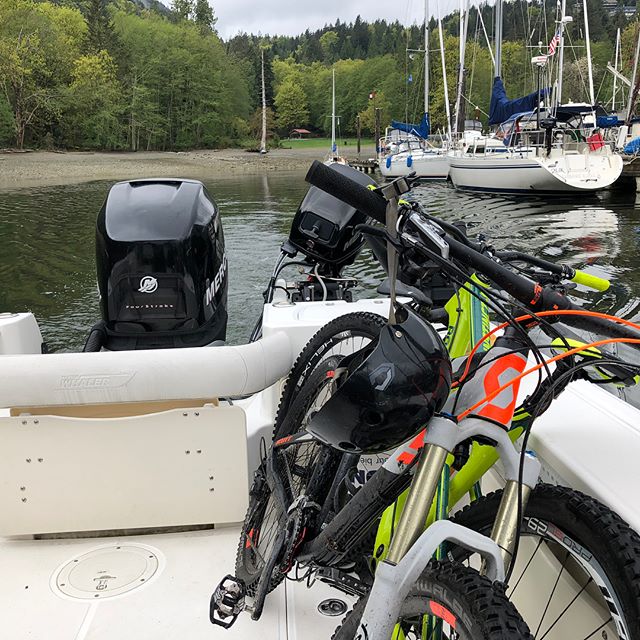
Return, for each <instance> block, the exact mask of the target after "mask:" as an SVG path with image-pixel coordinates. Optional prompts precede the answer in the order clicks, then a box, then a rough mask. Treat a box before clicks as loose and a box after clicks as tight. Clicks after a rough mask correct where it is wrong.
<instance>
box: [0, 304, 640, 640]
mask: <svg viewBox="0 0 640 640" xmlns="http://www.w3.org/2000/svg"><path fill="white" fill-rule="evenodd" d="M388 304H389V302H388V300H361V301H358V302H355V303H351V304H350V303H345V302H339V303H331V302H328V303H322V302H312V303H300V304H296V305H291V304H287V303H286V302H284V301H281V302H278V303H276V304H270V305H266V306H265V313H264V323H263V330H264V334H265V338H268V337H269V336H273V335H276V334H279V333H281V332H283V333H285V334H286V336H287V337H288V339H289V340H290V346H291V348H290V351H289V357H290V359H291V363H292V361H293V359H295V358H296V357H297V354H298V353H299V351H300V349H301V348H302V346H303V345H304V344H305V342H306V341H307V340H308V338H309V337H310V336H311V335H313V334H314V333H315V332H316V330H317V329H318V328H319V327H320V326H322V325H323V324H325V323H326V322H328V321H329V320H331V319H332V318H334V317H336V316H338V315H341V314H343V313H348V312H352V311H374V312H378V313H380V314H381V315H384V314H386V312H387V311H388ZM0 320H1V319H0ZM1 335H2V323H1V322H0V336H1ZM183 352H184V350H182V351H180V350H177V351H174V352H173V354H174V358H175V359H176V360H178V361H179V360H181V359H182V358H184V359H185V360H186V359H189V358H190V357H192V356H190V355H189V354H188V353H187V354H185V353H183ZM215 354H216V350H215V349H211V350H207V355H208V356H209V357H210V358H212V359H214V360H215V357H216V356H215ZM103 355H106V356H107V357H106V360H105V362H106V361H109V362H111V361H112V360H115V359H114V357H113V356H109V354H103ZM20 357H24V358H26V359H28V360H29V361H31V360H32V359H33V358H34V357H36V356H34V355H24V356H18V355H14V356H8V357H5V356H3V357H0V360H3V359H4V358H6V361H5V362H4V363H3V364H6V363H8V362H10V361H11V362H15V360H9V358H12V359H13V358H20ZM39 357H40V358H42V362H44V359H47V358H55V355H42V356H39ZM60 362H61V363H63V362H64V361H63V360H61V361H60ZM123 362H124V360H123ZM260 362H262V361H260ZM98 365H99V362H97V361H93V362H92V363H91V367H92V369H91V370H88V371H87V374H91V376H92V379H93V378H95V376H96V375H97V374H99V373H100V372H99V371H97V370H96V369H95V367H96V366H98ZM105 366H106V365H105ZM278 370H279V366H278V367H275V368H274V369H273V370H271V371H270V373H271V375H272V377H271V378H270V377H269V367H267V371H266V372H265V374H264V378H265V381H264V384H265V385H268V388H265V389H264V390H262V391H259V392H257V393H255V394H254V395H252V396H251V397H250V398H247V399H245V400H242V401H239V402H236V403H234V407H232V408H235V409H237V411H241V412H243V413H244V415H245V418H246V435H245V431H244V428H243V427H244V424H241V423H237V424H236V426H235V429H237V430H238V431H240V434H238V435H240V436H241V437H243V438H244V437H246V447H245V446H244V445H243V444H242V443H241V442H239V441H238V440H237V441H236V442H235V444H234V443H232V442H231V441H230V440H229V438H228V437H227V435H224V434H223V427H225V426H226V427H229V428H231V427H232V426H233V425H232V424H231V423H229V424H226V421H227V417H225V416H226V413H227V412H228V410H229V407H225V403H224V402H223V401H222V400H221V401H220V403H219V404H215V403H211V404H210V405H209V406H208V408H207V409H206V411H205V412H204V413H206V414H207V415H204V414H203V413H202V411H203V410H202V407H199V406H198V405H196V404H195V403H193V406H191V408H185V409H179V410H178V409H176V410H174V411H175V413H173V414H170V413H162V414H155V416H157V425H156V426H157V427H158V429H157V430H156V432H155V434H154V432H153V430H150V431H149V434H148V435H147V436H146V437H141V436H140V426H141V425H140V421H141V419H140V418H139V417H135V416H132V417H111V418H97V417H95V416H91V417H90V416H85V417H81V416H75V417H68V418H66V419H64V418H63V417H61V416H60V415H57V416H56V415H55V413H56V411H68V409H66V408H60V407H59V406H57V405H52V406H50V410H51V412H52V413H53V414H54V415H52V416H48V417H47V416H46V415H45V414H41V415H36V414H34V413H33V408H32V409H31V410H30V411H27V412H25V413H23V414H22V415H20V414H19V412H18V413H16V412H15V411H14V415H13V417H12V416H10V415H8V413H9V412H8V411H6V410H5V411H4V413H3V411H2V410H1V409H0V466H1V467H2V468H3V470H4V473H3V481H4V484H3V483H0V489H2V490H1V491H0V513H2V516H3V517H2V518H0V557H1V558H2V563H3V564H2V566H3V569H4V579H3V581H2V582H0V602H2V604H3V605H4V607H3V628H4V629H5V636H6V637H7V638H12V639H13V638H16V639H22V638H47V639H48V640H67V639H68V638H74V639H75V640H129V638H140V639H146V638H149V639H151V638H153V640H174V639H175V638H185V639H186V638H188V639H189V640H200V639H202V640H204V639H205V638H206V639H209V638H220V639H221V640H222V639H224V638H228V639H229V640H233V639H244V638H251V637H254V636H256V637H260V638H261V639H263V640H285V639H286V640H295V639H300V638H304V639H305V640H316V639H317V640H320V639H325V640H326V638H329V637H331V634H332V633H333V630H334V629H335V628H336V626H337V625H338V624H339V622H340V620H341V617H342V616H340V615H338V616H336V617H328V616H326V615H323V614H321V613H320V612H319V611H318V606H319V605H320V604H321V602H323V601H324V600H325V599H327V598H334V599H337V600H339V601H343V602H344V603H345V604H346V605H347V606H351V604H352V603H353V598H350V597H348V596H345V595H344V594H343V593H342V592H340V591H337V590H335V589H331V588H329V587H328V586H327V585H324V584H322V583H320V582H316V583H315V585H314V586H313V588H312V589H307V588H306V585H305V583H304V582H302V583H295V582H291V581H285V582H283V584H281V585H280V587H278V589H277V590H276V591H275V592H274V593H272V594H271V595H270V596H269V598H268V599H267V602H266V607H265V611H264V614H263V617H262V618H261V620H260V621H259V622H258V623H256V622H253V621H252V620H251V618H250V616H249V614H248V613H245V614H243V615H242V616H241V617H240V618H239V619H238V621H237V623H236V624H235V626H234V627H233V628H232V629H231V630H229V631H225V630H223V629H222V628H220V627H213V626H211V625H210V623H209V621H208V602H209V597H210V594H211V591H212V589H213V588H214V587H215V585H216V584H217V582H218V581H219V580H220V579H221V578H223V577H224V576H225V575H226V574H228V573H233V571H234V559H235V554H236V549H237V543H238V539H239V526H238V520H239V519H240V518H241V517H242V511H243V510H244V506H245V505H246V500H247V496H246V490H247V485H246V484H245V482H247V480H248V479H249V478H250V477H251V473H252V470H253V469H255V467H256V466H257V464H258V456H259V451H260V439H261V438H262V437H264V438H265V439H268V438H269V437H270V432H271V429H272V424H273V418H274V415H275V410H276V406H277V403H278V396H279V389H280V386H279V384H278V381H277V379H276V377H277V376H280V375H281V374H280V373H279V372H278ZM12 375H13V373H12V371H11V369H10V368H9V367H6V366H5V367H0V386H1V385H2V384H3V382H6V380H7V379H8V378H10V377H11V376H12ZM200 375H201V374H200V373H199V372H198V371H194V372H193V378H194V379H196V378H197V377H198V376H200ZM157 376H158V378H159V381H158V382H159V385H158V389H164V388H165V387H164V386H163V385H162V384H161V380H160V379H162V378H163V377H165V376H166V377H167V378H168V379H170V378H171V374H170V373H169V372H166V371H163V370H162V369H160V368H158V369H157ZM31 380H32V386H33V387H34V389H33V394H34V396H39V397H40V401H41V403H42V404H45V403H46V401H47V398H51V397H53V398H55V396H50V393H49V392H48V391H47V389H45V388H38V381H39V380H40V381H42V382H47V380H48V378H47V376H46V375H45V372H44V371H43V372H42V376H41V377H40V376H39V370H38V367H34V368H33V369H32V378H31ZM525 382H526V383H527V384H525ZM226 384H227V383H223V381H222V380H218V381H216V387H215V388H214V387H212V388H211V389H210V394H209V395H210V396H216V395H221V394H219V391H221V390H224V389H226V388H227V387H226V386H225V385H226ZM530 385H535V380H533V379H532V380H526V379H525V381H524V382H523V385H522V387H521V390H520V398H521V399H523V398H524V397H525V396H526V395H527V394H529V393H530V392H531V387H530ZM99 386H100V387H101V388H102V396H103V397H102V400H103V403H104V406H111V405H113V407H114V408H115V406H121V405H122V404H123V402H122V400H123V399H124V400H129V401H133V400H134V398H133V397H125V396H124V393H125V392H124V391H122V392H121V394H120V396H118V397H116V396H114V394H113V389H109V388H108V387H105V386H104V385H99ZM51 391H55V389H52V390H51ZM130 392H131V394H137V396H139V397H141V398H145V396H144V390H143V389H141V388H140V387H136V386H131V389H130ZM95 393H96V394H98V393H100V392H99V391H98V390H97V389H96V390H95ZM166 396H167V394H166V393H164V394H163V397H165V398H166ZM17 399H18V396H17V395H16V400H17ZM6 400H7V398H5V401H6ZM9 400H10V399H9ZM31 400H33V403H34V404H37V400H38V398H36V397H34V398H33V399H30V401H31ZM13 405H14V403H12V402H8V406H13ZM78 410H79V411H81V410H83V407H82V406H81V405H79V406H78ZM216 414H217V416H218V418H219V419H220V421H221V422H219V423H216V421H215V419H214V418H215V415H216ZM639 416H640V412H639V411H638V410H637V409H635V408H633V407H632V406H630V405H628V404H626V403H624V402H622V401H621V400H620V399H618V398H617V397H615V396H613V395H611V394H609V393H607V392H606V391H605V390H604V389H602V388H599V387H594V386H593V385H589V384H588V383H586V382H576V383H572V384H571V385H570V386H569V387H568V389H567V390H566V391H565V392H564V393H563V394H562V395H561V396H560V397H559V398H558V399H557V400H556V401H555V402H554V403H553V404H552V406H551V407H550V408H549V410H548V411H547V412H546V413H545V414H544V415H543V416H542V417H541V418H540V420H539V421H538V422H536V428H535V429H534V430H533V431H532V437H531V442H530V444H531V445H532V446H533V448H534V449H536V450H537V452H538V455H539V458H540V459H541V461H542V462H543V465H544V479H545V480H546V481H552V482H553V481H557V482H561V483H564V484H568V485H572V486H575V487H577V488H579V489H581V490H583V491H586V492H587V493H589V494H591V495H593V496H595V497H597V498H598V499H600V500H602V501H603V502H604V503H606V504H608V505H609V506H611V507H612V508H613V509H615V510H616V511H617V512H618V513H619V514H620V515H621V516H622V517H623V518H625V519H626V520H627V521H628V522H629V523H630V524H631V526H633V527H635V528H636V529H640V496H639V495H638V493H637V492H634V491H620V487H621V486H635V485H636V484H637V483H638V472H637V471H636V469H637V459H638V454H639V452H640V427H639V425H640V419H639ZM144 420H145V421H149V422H151V421H153V420H154V414H147V415H146V416H145V417H144ZM100 421H102V424H98V423H99V422H100ZM200 422H202V424H203V425H204V429H202V430H201V431H200V427H199V423H200ZM223 423H224V424H223ZM96 428H100V429H102V430H111V431H112V433H113V440H114V443H113V444H114V445H115V444H116V440H117V446H115V450H112V449H109V446H108V442H107V441H106V440H105V439H103V440H100V439H97V440H96V441H95V443H96V446H95V447H93V448H91V447H90V446H89V444H90V443H89V442H88V439H89V433H86V434H83V433H82V431H83V430H84V429H96ZM209 432H211V433H212V434H216V433H218V434H220V436H221V438H220V439H219V440H218V442H217V443H216V444H218V446H217V447H214V443H213V442H210V441H208V440H206V437H207V436H208V435H211V434H209ZM603 438H604V439H603ZM83 439H84V440H86V441H87V442H84V446H81V445H83V442H82V441H83ZM127 439H128V440H127ZM594 442H597V443H604V444H605V445H606V447H605V448H604V449H603V447H602V446H593V443H594ZM607 449H608V450H609V451H610V452H611V454H610V455H608V454H607ZM118 451H120V454H118ZM125 454H127V455H125ZM225 458H229V460H232V461H233V463H234V464H235V465H236V466H237V467H238V468H239V470H240V471H241V473H240V474H239V476H238V477H234V478H231V476H230V471H228V470H227V471H225V469H224V468H223V467H222V466H220V465H221V464H223V463H225V464H226V462H225ZM122 465H125V466H126V467H127V469H122V468H121V466H122ZM62 469H64V472H65V473H66V474H67V475H66V476H65V478H64V483H63V484H64V486H61V484H60V483H61V478H60V477H59V474H60V473H61V470H62ZM92 469H93V471H92ZM74 472H75V473H74ZM188 474H192V475H191V476H189V475H188ZM183 475H184V476H185V478H182V476H183ZM136 476H137V478H136ZM634 477H636V480H635V481H634V480H633V478H634ZM487 480H491V481H493V482H495V477H494V478H492V479H489V478H487ZM56 482H57V483H58V484H57V485H56ZM147 484H148V485H149V486H148V487H147ZM133 485H138V486H133ZM145 488H146V489H148V491H149V493H148V494H146V495H145V497H144V499H142V500H141V499H140V496H139V495H138V492H139V490H140V491H142V489H145ZM212 488H213V489H214V491H213V492H211V489H212ZM486 488H492V487H489V486H487V487H486ZM153 491H155V494H156V503H157V504H155V505H151V504H149V503H150V500H151V499H152V493H153ZM218 492H219V493H221V494H223V496H220V497H221V498H224V501H225V503H226V502H229V503H230V505H228V506H225V505H223V504H214V503H213V502H212V503H210V506H209V508H208V510H207V519H206V520H202V519H200V518H199V516H198V515H197V514H196V515H194V514H193V513H192V512H191V509H192V507H193V506H194V505H195V506H197V505H198V504H202V505H203V506H204V507H203V508H205V510H206V505H207V501H209V500H211V499H212V497H213V496H215V495H216V493H218ZM106 494H108V495H109V496H111V498H113V504H112V506H113V509H114V511H113V512H110V513H107V511H106V510H105V504H106V501H107V500H109V499H110V498H108V497H106ZM176 494H177V495H176ZM23 499H24V500H23ZM181 502H182V503H184V505H182V504H181ZM233 503H237V504H235V506H234V505H233ZM163 505H164V510H165V512H166V513H165V514H163V516H162V518H160V517H159V516H158V509H161V508H162V506H163ZM56 511H60V512H64V511H73V513H67V514H65V513H61V514H58V513H55V512H56ZM47 512H48V513H50V522H51V523H52V526H51V527H50V528H49V531H51V532H54V531H56V532H57V533H56V534H55V535H53V536H52V537H49V538H47V537H40V539H34V538H32V537H30V536H25V535H21V536H20V537H15V536H14V534H13V533H10V532H17V531H19V532H20V534H41V533H42V531H43V527H45V528H46V523H43V522H42V521H41V520H38V522H37V525H33V526H32V527H31V528H29V527H28V526H27V523H28V521H29V520H30V521H31V522H32V523H33V522H36V520H37V519H38V518H42V517H43V514H45V515H46V513H47ZM30 514H31V515H30ZM55 519H57V521H56V524H55V525H54V524H53V523H54V520H55ZM79 520H82V522H79ZM62 521H64V524H60V523H61V522H62ZM20 522H22V523H25V526H18V525H19V524H20ZM197 522H200V523H205V524H206V525H208V526H210V527H215V528H209V529H205V530H193V529H194V527H193V525H194V524H196V523H197ZM127 526H134V527H141V528H142V529H143V531H142V532H140V531H138V532H137V533H145V535H127V534H128V533H130V532H128V531H126V530H124V531H123V530H120V531H116V532H113V531H112V532H109V531H104V529H105V528H121V527H123V528H126V527H127ZM73 527H76V530H77V528H82V529H84V530H85V531H84V533H82V534H77V533H76V534H69V533H66V532H69V531H70V530H71V529H70V528H73ZM163 527H164V528H163ZM176 527H178V529H176ZM91 528H94V529H103V531H101V532H91V531H89V529H91ZM148 528H152V530H149V529H148ZM144 529H147V530H146V531H144ZM190 529H191V530H190ZM12 536H14V537H12ZM523 557H526V554H523ZM123 558H124V559H123ZM76 561H77V562H76ZM550 561H553V558H550ZM76 567H77V568H76ZM546 575H554V576H555V575H556V574H546ZM558 589H563V584H559V586H558ZM522 602H523V604H522V606H524V605H526V602H527V593H524V592H523V593H522ZM518 604H520V603H518ZM533 613H534V614H535V613H536V612H535V611H534V612H533ZM538 613H539V612H538ZM587 613H588V611H587ZM581 615H582V614H581ZM576 637H583V636H582V635H578V636H576ZM547 638H548V640H566V636H562V635H560V634H557V633H556V634H554V633H553V632H552V633H550V634H549V635H548V636H547Z"/></svg>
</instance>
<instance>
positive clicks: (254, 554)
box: [236, 358, 339, 596]
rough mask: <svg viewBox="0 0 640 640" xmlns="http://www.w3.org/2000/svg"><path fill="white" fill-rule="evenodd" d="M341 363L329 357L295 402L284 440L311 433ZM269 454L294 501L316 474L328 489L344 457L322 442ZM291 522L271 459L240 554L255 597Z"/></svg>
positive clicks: (252, 498) (256, 484)
mask: <svg viewBox="0 0 640 640" xmlns="http://www.w3.org/2000/svg"><path fill="white" fill-rule="evenodd" d="M338 362H339V360H338V359H337V358H328V359H327V360H325V361H324V362H323V363H322V364H321V365H320V366H318V367H316V369H315V371H314V372H313V374H312V375H311V376H310V377H309V378H308V380H307V384H306V385H305V386H304V387H303V389H302V390H301V391H300V393H299V394H298V395H297V396H296V398H295V399H294V400H293V402H292V403H291V407H290V410H289V412H288V414H287V416H286V418H285V419H284V420H283V421H282V423H281V425H280V427H279V429H278V432H277V437H278V438H283V437H285V436H288V435H293V434H296V433H298V432H301V431H304V430H305V428H306V425H307V423H308V422H309V420H310V419H311V417H312V416H313V414H314V413H315V412H316V411H317V410H318V409H319V408H320V407H321V406H322V404H324V402H326V401H327V400H328V398H329V397H330V396H331V393H332V386H333V384H334V379H333V377H332V376H328V375H327V373H328V372H331V371H333V370H335V367H336V365H337V363H338ZM268 455H273V456H274V460H273V465H274V468H275V470H276V473H278V474H281V477H282V478H283V479H284V480H285V483H286V485H287V489H288V493H289V496H290V498H291V500H292V502H293V501H294V500H295V499H296V498H297V497H298V496H300V495H302V494H303V493H305V492H306V488H307V485H308V483H309V480H310V479H311V476H312V474H313V473H314V471H316V473H321V474H322V475H323V476H326V478H323V477H320V478H318V477H317V476H316V478H315V481H316V483H317V482H319V483H320V484H323V485H328V484H329V483H330V482H331V480H332V475H331V474H332V472H333V473H335V466H336V464H337V460H339V454H338V455H336V452H334V451H332V450H331V449H329V448H328V447H327V446H326V445H323V444H321V443H320V442H318V441H314V442H309V443H304V444H299V445H292V446H290V447H287V448H285V449H282V450H277V449H276V450H273V449H272V450H271V451H270V452H269V454H268ZM286 524H287V514H286V513H285V512H284V511H283V510H282V508H281V506H280V504H279V502H278V501H277V500H276V498H275V496H274V495H273V494H272V492H271V489H270V487H269V485H268V484H267V479H266V460H265V461H263V462H262V463H261V465H260V467H259V468H258V470H257V471H256V474H255V477H254V481H253V485H252V487H251V491H250V492H249V508H248V510H247V515H246V517H245V521H244V523H243V526H242V531H241V535H240V543H239V546H238V553H237V556H236V576H237V577H238V578H241V579H242V580H244V582H245V584H246V586H247V593H248V594H249V595H251V596H253V595H255V590H256V588H257V585H258V581H259V580H260V577H261V575H262V571H263V569H264V566H265V563H266V560H267V558H269V557H270V555H271V553H272V552H273V549H274V545H275V543H276V539H277V537H278V534H279V533H280V532H281V531H282V529H283V528H284V527H285V526H286ZM300 535H302V532H300ZM285 575H286V572H283V571H281V570H278V569H276V570H275V571H274V572H273V574H272V576H271V578H270V582H269V591H271V590H273V589H275V588H276V587H277V586H278V584H280V582H282V580H283V579H284V577H285Z"/></svg>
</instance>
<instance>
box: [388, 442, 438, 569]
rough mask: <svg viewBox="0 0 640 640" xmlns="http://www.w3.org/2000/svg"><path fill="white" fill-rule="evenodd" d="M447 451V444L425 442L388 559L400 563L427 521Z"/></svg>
mask: <svg viewBox="0 0 640 640" xmlns="http://www.w3.org/2000/svg"><path fill="white" fill-rule="evenodd" d="M448 454H449V452H448V451H447V450H446V449H445V448H444V447H440V446H438V445H435V444H427V445H425V448H424V451H423V452H422V455H421V456H420V459H419V460H418V465H417V469H416V472H415V475H414V476H413V480H412V482H411V488H410V489H409V494H408V496H407V501H406V503H405V505H404V509H403V510H402V515H401V516H400V521H399V522H398V528H397V529H396V531H395V533H394V536H393V539H392V540H391V545H390V547H389V553H388V555H387V560H388V562H390V563H392V564H398V562H400V560H402V558H403V557H404V556H405V554H406V553H407V551H408V550H409V549H410V548H411V546H412V545H413V543H414V542H415V541H416V540H417V539H418V537H419V536H420V534H421V533H422V532H423V531H424V524H425V522H426V520H427V515H428V514H429V509H430V508H431V504H432V503H433V500H434V498H435V495H436V491H437V490H438V483H439V482H440V474H441V472H442V468H443V467H444V463H445V461H446V459H447V455H448Z"/></svg>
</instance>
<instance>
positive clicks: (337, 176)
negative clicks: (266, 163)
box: [305, 160, 387, 224]
mask: <svg viewBox="0 0 640 640" xmlns="http://www.w3.org/2000/svg"><path fill="white" fill-rule="evenodd" d="M305 180H306V181H307V182H308V183H309V184H311V185H313V186H314V187H317V188H318V189H320V190H322V191H324V192H325V193H328V194H329V195H331V196H333V197H334V198H337V199H338V200H342V202H346V203H347V204H348V205H351V206H352V207H354V208H356V209H358V211H361V212H362V213H366V214H367V215H368V216H370V217H372V218H373V219H374V220H377V221H378V222H381V223H382V224H385V222H386V211H387V203H386V201H385V199H384V198H383V197H382V196H381V195H380V194H379V193H376V192H375V191H372V190H371V189H367V187H364V186H363V185H361V184H358V183H357V182H355V181H354V180H351V178H348V177H347V176H345V175H343V174H342V173H339V172H338V171H335V169H332V168H331V167H329V166H327V165H326V164H323V163H322V162H318V161H317V160H314V161H313V164H312V165H311V167H310V168H309V171H307V175H306V176H305Z"/></svg>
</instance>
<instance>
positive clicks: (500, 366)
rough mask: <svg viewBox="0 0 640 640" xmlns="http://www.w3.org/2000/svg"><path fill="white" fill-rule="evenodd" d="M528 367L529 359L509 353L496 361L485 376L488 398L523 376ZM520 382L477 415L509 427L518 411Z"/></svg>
mask: <svg viewBox="0 0 640 640" xmlns="http://www.w3.org/2000/svg"><path fill="white" fill-rule="evenodd" d="M526 365H527V359H526V358H525V357H524V356H523V355H520V354H517V353H509V354H506V355H504V356H502V357H501V358H499V359H498V360H496V361H495V362H494V363H493V364H492V365H491V366H490V367H489V368H488V369H487V371H486V372H485V374H484V376H483V377H484V391H485V394H486V395H487V396H488V395H490V394H491V393H493V392H494V391H495V390H496V389H499V388H500V387H501V386H502V385H503V384H505V383H506V382H508V381H509V380H510V379H513V378H515V377H516V376H518V375H519V374H521V373H522V372H523V371H524V369H525V367H526ZM519 388H520V381H519V380H518V381H517V382H515V383H514V384H512V385H510V386H509V387H507V388H506V389H503V390H502V392H501V393H499V394H498V395H497V396H496V397H495V398H493V399H492V400H490V401H489V402H487V403H486V404H484V405H482V407H481V408H480V410H479V411H476V413H477V415H479V416H483V417H485V418H489V419H490V420H494V421H495V422H499V423H500V424H503V425H505V426H509V424H510V423H511V419H512V418H513V412H514V411H515V409H516V401H517V399H518V389H519Z"/></svg>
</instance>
